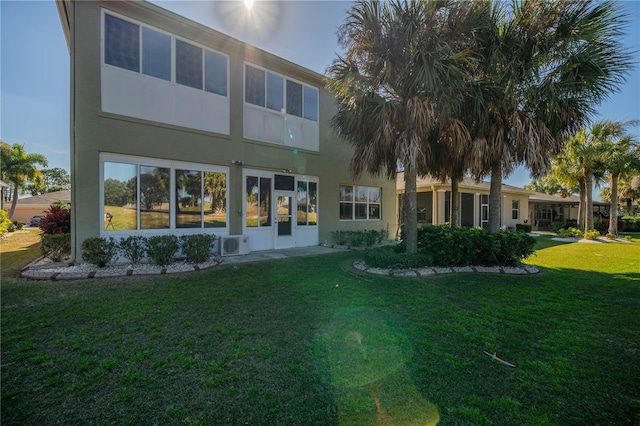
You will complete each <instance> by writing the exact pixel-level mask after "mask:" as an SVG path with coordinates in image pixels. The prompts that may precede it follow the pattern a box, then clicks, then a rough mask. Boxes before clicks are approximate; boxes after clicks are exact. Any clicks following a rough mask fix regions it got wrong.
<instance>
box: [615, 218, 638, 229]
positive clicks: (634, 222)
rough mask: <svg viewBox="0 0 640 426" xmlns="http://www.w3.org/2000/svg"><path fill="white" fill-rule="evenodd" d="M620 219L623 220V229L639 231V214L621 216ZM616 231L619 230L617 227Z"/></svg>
mask: <svg viewBox="0 0 640 426" xmlns="http://www.w3.org/2000/svg"><path fill="white" fill-rule="evenodd" d="M621 220H622V221H624V224H625V227H624V230H625V231H627V232H640V216H622V218H621ZM618 231H620V228H618Z"/></svg>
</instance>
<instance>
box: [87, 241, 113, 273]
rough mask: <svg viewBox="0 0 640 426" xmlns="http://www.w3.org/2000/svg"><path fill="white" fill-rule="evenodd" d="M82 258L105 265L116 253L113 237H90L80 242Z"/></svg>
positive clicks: (97, 264) (98, 265)
mask: <svg viewBox="0 0 640 426" xmlns="http://www.w3.org/2000/svg"><path fill="white" fill-rule="evenodd" d="M81 248H82V260H84V261H85V262H89V263H91V264H93V265H96V266H97V267H99V268H103V267H105V266H106V265H107V264H109V263H110V262H111V261H112V260H113V258H114V257H115V256H116V255H117V254H118V243H116V240H115V239H114V238H113V237H107V238H100V237H91V238H87V239H86V240H84V241H83V242H82V245H81Z"/></svg>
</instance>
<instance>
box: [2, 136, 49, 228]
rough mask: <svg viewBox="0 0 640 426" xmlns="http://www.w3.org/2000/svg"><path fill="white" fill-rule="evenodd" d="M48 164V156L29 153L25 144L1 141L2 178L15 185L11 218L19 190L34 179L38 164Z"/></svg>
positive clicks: (10, 211) (10, 212) (10, 217)
mask: <svg viewBox="0 0 640 426" xmlns="http://www.w3.org/2000/svg"><path fill="white" fill-rule="evenodd" d="M37 164H39V165H41V166H43V167H46V166H47V158H46V157H45V156H44V155H42V154H27V153H26V151H25V150H24V145H20V144H17V143H16V144H13V145H11V146H9V144H7V143H5V142H2V141H0V175H1V176H0V179H1V180H3V181H5V182H7V183H10V184H11V185H12V186H13V196H12V200H11V209H10V210H9V219H12V218H13V214H14V213H15V211H16V203H17V201H18V191H19V190H20V188H22V187H24V185H25V184H26V182H27V181H28V180H33V179H35V178H36V176H37V175H38V173H39V171H38V169H37V168H36V165H37Z"/></svg>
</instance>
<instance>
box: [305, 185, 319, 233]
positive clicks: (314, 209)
mask: <svg viewBox="0 0 640 426" xmlns="http://www.w3.org/2000/svg"><path fill="white" fill-rule="evenodd" d="M308 212H309V213H308V215H307V217H308V222H309V225H317V224H318V184H317V183H315V182H309V209H308Z"/></svg>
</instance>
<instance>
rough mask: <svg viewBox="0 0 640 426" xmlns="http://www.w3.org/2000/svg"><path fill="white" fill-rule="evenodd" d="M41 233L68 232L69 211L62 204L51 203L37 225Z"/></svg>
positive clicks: (69, 227) (69, 228)
mask: <svg viewBox="0 0 640 426" xmlns="http://www.w3.org/2000/svg"><path fill="white" fill-rule="evenodd" d="M38 227H39V228H40V230H41V231H42V233H43V234H46V235H51V234H68V233H70V232H71V211H70V210H69V208H68V207H67V206H66V205H64V206H60V205H51V206H49V210H47V212H46V213H45V215H44V216H43V217H42V219H40V225H38Z"/></svg>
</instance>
